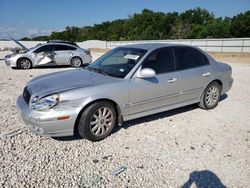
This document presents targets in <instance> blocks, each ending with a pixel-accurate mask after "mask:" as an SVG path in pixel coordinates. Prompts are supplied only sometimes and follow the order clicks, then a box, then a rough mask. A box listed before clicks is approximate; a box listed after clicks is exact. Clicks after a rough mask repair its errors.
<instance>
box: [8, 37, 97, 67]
mask: <svg viewBox="0 0 250 188" xmlns="http://www.w3.org/2000/svg"><path fill="white" fill-rule="evenodd" d="M12 40H13V41H14V42H16V43H17V44H18V45H19V46H20V47H21V49H17V48H15V49H13V50H12V52H13V54H9V55H7V56H5V62H6V65H7V66H10V67H12V68H20V69H30V68H32V67H38V66H48V65H49V66H54V65H71V66H72V67H81V66H82V65H83V64H86V63H90V62H91V61H92V57H91V54H90V51H89V50H87V49H82V48H80V47H79V46H77V44H76V43H73V42H65V41H49V42H47V43H45V44H38V45H37V46H35V47H33V48H30V49H28V48H27V47H25V46H24V45H23V44H22V43H20V42H19V41H17V40H14V39H12Z"/></svg>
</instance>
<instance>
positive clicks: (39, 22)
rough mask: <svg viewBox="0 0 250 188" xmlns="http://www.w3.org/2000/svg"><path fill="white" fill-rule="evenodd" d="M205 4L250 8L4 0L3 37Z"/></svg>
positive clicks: (229, 11) (190, 1)
mask: <svg viewBox="0 0 250 188" xmlns="http://www.w3.org/2000/svg"><path fill="white" fill-rule="evenodd" d="M196 7H201V8H205V9H207V10H208V11H210V12H213V13H214V15H215V16H216V17H225V16H228V17H232V16H234V15H236V14H239V13H241V12H245V11H248V10H250V0H120V1H119V0H0V39H8V38H9V37H13V38H17V39H19V38H22V37H24V36H27V37H33V36H39V35H48V34H50V33H51V32H52V31H63V30H64V29H65V27H66V26H79V27H83V26H87V25H90V26H91V25H94V24H98V23H102V22H104V21H112V20H115V19H123V18H128V16H129V15H133V14H134V13H140V12H141V11H142V10H143V9H144V8H147V9H150V10H153V11H161V12H165V13H166V12H173V11H175V12H184V11H185V10H188V9H191V8H196Z"/></svg>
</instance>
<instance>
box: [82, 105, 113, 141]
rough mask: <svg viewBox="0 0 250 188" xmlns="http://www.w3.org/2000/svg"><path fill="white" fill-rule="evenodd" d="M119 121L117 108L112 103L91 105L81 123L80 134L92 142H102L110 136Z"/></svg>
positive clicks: (85, 111) (83, 115)
mask: <svg viewBox="0 0 250 188" xmlns="http://www.w3.org/2000/svg"><path fill="white" fill-rule="evenodd" d="M116 120H117V113H116V110H115V107H114V105H113V104H112V103H110V102H105V101H103V102H97V103H94V104H92V105H90V106H89V107H88V108H87V109H86V110H84V112H83V113H82V116H81V118H80V121H79V125H78V132H79V134H80V136H81V137H83V138H87V139H88V140H90V141H100V140H103V139H104V138H106V137H107V136H109V135H110V133H111V132H112V130H113V128H114V126H115V124H116Z"/></svg>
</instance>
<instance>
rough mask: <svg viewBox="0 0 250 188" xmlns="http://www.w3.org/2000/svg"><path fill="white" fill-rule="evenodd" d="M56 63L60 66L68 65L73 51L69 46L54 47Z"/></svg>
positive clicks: (59, 45) (58, 45)
mask: <svg viewBox="0 0 250 188" xmlns="http://www.w3.org/2000/svg"><path fill="white" fill-rule="evenodd" d="M54 52H55V62H56V64H58V65H68V64H69V59H70V56H71V54H72V50H71V49H70V47H69V46H67V45H63V44H56V45H54Z"/></svg>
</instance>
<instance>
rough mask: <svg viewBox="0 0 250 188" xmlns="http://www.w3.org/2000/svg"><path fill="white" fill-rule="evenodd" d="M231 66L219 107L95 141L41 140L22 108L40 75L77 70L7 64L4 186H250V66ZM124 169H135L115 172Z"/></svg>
mask: <svg viewBox="0 0 250 188" xmlns="http://www.w3.org/2000/svg"><path fill="white" fill-rule="evenodd" d="M5 54H6V52H1V53H0V58H3V57H4V55H5ZM94 55H95V54H94ZM95 56H97V55H95ZM227 62H228V63H230V65H231V66H232V68H233V77H234V79H235V81H234V84H233V88H232V90H230V91H229V92H228V94H227V95H224V96H223V97H222V100H221V102H220V103H219V105H218V107H217V108H216V109H214V110H210V111H204V110H202V109H199V108H197V107H196V106H195V105H192V106H188V107H184V108H179V109H176V110H172V111H169V112H164V113H161V114H157V115H153V116H149V117H145V118H141V119H137V120H134V121H130V122H126V123H124V126H123V127H122V128H117V130H115V131H114V133H113V134H112V135H111V136H109V137H108V138H107V139H105V140H103V141H101V142H98V143H92V142H90V141H87V140H84V139H79V138H76V137H66V138H61V139H52V138H45V137H40V136H37V135H35V134H33V133H31V132H30V131H29V130H27V128H26V126H25V125H24V123H23V122H22V120H21V118H20V116H19V114H18V111H17V109H16V106H15V101H16V98H17V96H18V95H20V94H21V93H22V90H23V87H24V86H25V84H26V82H28V81H29V80H30V79H31V78H32V77H35V76H38V75H41V74H45V73H49V72H54V71H61V70H65V69H69V68H53V69H52V68H42V69H41V68H40V69H32V70H27V71H23V70H12V69H10V68H9V67H6V65H5V63H4V62H3V61H0V96H1V97H0V125H1V126H0V147H1V150H0V187H84V186H85V187H181V186H183V185H185V186H187V187H188V186H189V185H191V184H192V183H193V185H194V184H196V186H197V187H199V186H201V184H203V185H210V186H211V187H219V186H222V185H224V186H226V187H249V185H250V144H249V143H250V141H249V140H250V76H249V75H250V63H249V64H248V63H239V62H236V61H235V60H233V61H229V60H228V59H227ZM249 62H250V59H249ZM120 165H123V166H125V167H126V168H127V169H126V170H125V171H123V172H122V173H120V174H119V175H117V176H113V175H111V173H112V171H114V170H115V169H116V168H118V167H119V166H120Z"/></svg>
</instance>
